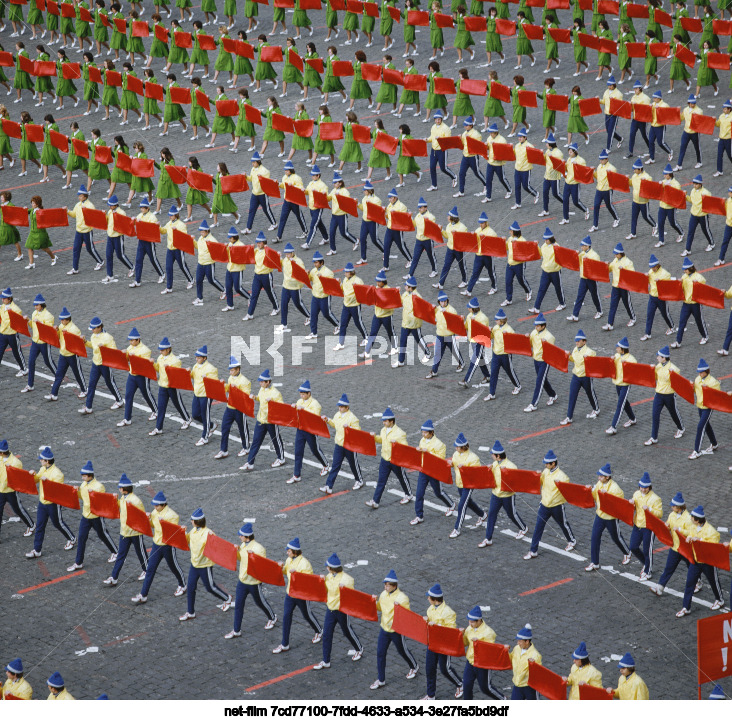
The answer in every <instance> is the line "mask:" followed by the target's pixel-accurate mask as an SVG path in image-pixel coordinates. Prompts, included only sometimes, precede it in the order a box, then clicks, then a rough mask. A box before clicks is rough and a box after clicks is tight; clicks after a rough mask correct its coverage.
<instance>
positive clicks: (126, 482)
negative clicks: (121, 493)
mask: <svg viewBox="0 0 732 721" xmlns="http://www.w3.org/2000/svg"><path fill="white" fill-rule="evenodd" d="M132 485H133V484H132V481H131V480H130V479H129V478H128V476H127V474H126V473H123V474H122V475H121V476H120V479H119V483H118V484H117V488H132Z"/></svg>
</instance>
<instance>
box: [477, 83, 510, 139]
mask: <svg viewBox="0 0 732 721" xmlns="http://www.w3.org/2000/svg"><path fill="white" fill-rule="evenodd" d="M497 82H498V73H497V72H496V71H495V70H491V71H490V72H489V73H488V89H487V92H486V96H485V103H484V104H483V130H485V129H486V128H487V127H488V124H489V123H490V119H491V118H500V119H501V120H503V127H504V129H505V128H507V127H508V119H507V118H506V111H505V109H504V107H503V103H502V102H501V101H500V100H499V99H498V98H492V97H491V85H492V84H493V83H497Z"/></svg>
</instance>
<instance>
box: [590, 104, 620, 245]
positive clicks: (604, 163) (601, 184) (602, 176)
mask: <svg viewBox="0 0 732 721" xmlns="http://www.w3.org/2000/svg"><path fill="white" fill-rule="evenodd" d="M606 117H607V116H606ZM610 117H611V118H612V119H613V120H617V116H615V115H611V116H610ZM609 157H610V154H609V153H608V151H607V150H605V149H604V148H603V149H602V150H601V151H600V156H599V159H600V162H599V164H598V166H597V168H595V172H594V176H595V179H596V180H597V185H596V186H595V199H594V200H593V202H592V227H591V228H590V233H592V232H594V231H596V230H597V229H598V227H599V225H600V208H601V207H602V204H603V203H605V207H606V208H607V209H608V210H609V211H610V215H612V217H613V228H617V227H618V225H620V218H618V213H617V211H616V210H615V206H614V205H613V201H612V197H613V191H612V190H610V183H609V181H608V179H607V174H608V173H609V172H613V173H614V172H617V168H616V167H615V166H614V165H613V164H612V163H611V162H610V161H609V160H608V158H609Z"/></svg>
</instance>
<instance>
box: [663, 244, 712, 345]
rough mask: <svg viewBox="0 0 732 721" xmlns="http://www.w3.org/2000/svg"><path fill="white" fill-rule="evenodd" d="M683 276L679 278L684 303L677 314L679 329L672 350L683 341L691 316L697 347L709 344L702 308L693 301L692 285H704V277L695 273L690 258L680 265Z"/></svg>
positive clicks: (695, 270) (697, 272)
mask: <svg viewBox="0 0 732 721" xmlns="http://www.w3.org/2000/svg"><path fill="white" fill-rule="evenodd" d="M682 268H683V275H682V276H681V288H682V290H683V292H684V302H683V303H682V304H681V312H680V313H679V327H678V329H677V331H676V340H675V341H674V342H673V343H671V347H672V348H680V347H681V341H682V340H683V339H684V331H685V330H686V324H687V323H688V322H689V318H690V317H691V316H693V317H694V320H695V321H696V327H697V328H698V329H699V335H700V336H701V340H700V341H699V345H706V344H707V343H708V342H709V330H708V328H707V321H706V319H705V318H704V308H703V306H702V305H700V304H699V303H697V302H696V301H695V300H694V297H693V294H694V285H695V284H696V283H706V282H707V281H706V279H705V278H704V276H703V275H702V274H701V273H699V271H697V269H696V266H695V265H694V261H693V260H692V259H691V258H684V262H683V264H682Z"/></svg>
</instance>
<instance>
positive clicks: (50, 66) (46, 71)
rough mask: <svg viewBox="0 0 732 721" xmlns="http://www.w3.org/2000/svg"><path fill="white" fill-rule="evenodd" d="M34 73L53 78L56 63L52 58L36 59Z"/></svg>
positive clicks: (38, 75) (40, 76)
mask: <svg viewBox="0 0 732 721" xmlns="http://www.w3.org/2000/svg"><path fill="white" fill-rule="evenodd" d="M32 74H33V75H35V76H36V77H39V78H52V77H53V76H54V75H55V74H56V63H54V62H53V61H52V60H45V61H44V60H35V61H34V62H33V73H32Z"/></svg>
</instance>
